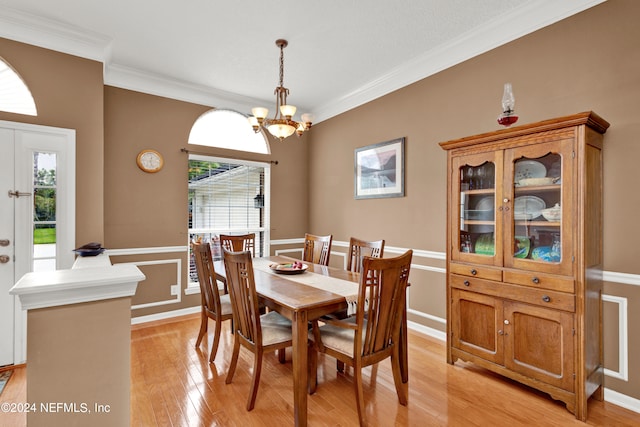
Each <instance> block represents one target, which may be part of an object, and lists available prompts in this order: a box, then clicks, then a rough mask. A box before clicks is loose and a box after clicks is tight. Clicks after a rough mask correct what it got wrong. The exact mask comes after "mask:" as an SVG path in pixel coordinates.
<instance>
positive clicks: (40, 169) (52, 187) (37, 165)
mask: <svg viewBox="0 0 640 427" xmlns="http://www.w3.org/2000/svg"><path fill="white" fill-rule="evenodd" d="M33 165H34V167H33V188H32V194H33V271H53V270H55V269H56V253H57V248H56V241H57V236H56V229H57V219H56V199H57V198H56V194H57V188H56V181H57V178H56V172H57V155H56V154H55V153H45V152H37V151H36V152H34V153H33Z"/></svg>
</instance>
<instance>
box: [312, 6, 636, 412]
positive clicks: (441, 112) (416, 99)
mask: <svg viewBox="0 0 640 427" xmlns="http://www.w3.org/2000/svg"><path fill="white" fill-rule="evenodd" d="M638 16H640V2H634V1H631V0H626V1H625V0H617V1H609V2H606V3H604V4H602V5H599V6H597V7H594V8H592V9H590V10H588V11H586V12H583V13H580V14H578V15H577V16H574V17H571V18H569V19H567V20H565V21H562V22H560V23H557V24H555V25H552V26H550V27H548V28H545V29H542V30H540V31H537V32H536V33H534V34H531V35H528V36H526V37H523V38H521V39H519V40H516V41H513V42H511V43H509V44H507V45H505V46H502V47H500V48H497V49H495V50H492V51H490V52H488V53H485V54H483V55H480V56H478V57H476V58H474V59H471V60H468V61H466V62H464V63H462V64H459V65H457V66H455V67H452V68H450V69H448V70H445V71H443V72H441V73H439V74H437V75H434V76H432V77H429V78H427V79H424V80H422V81H420V82H417V83H415V84H413V85H411V86H408V87H406V88H403V89H401V90H398V91H396V92H394V93H391V94H389V95H387V96H385V97H382V98H380V99H378V100H375V101H373V102H370V103H368V104H366V105H363V106H361V107H359V108H356V109H354V110H352V111H350V112H347V113H345V114H342V115H340V116H338V117H335V118H332V119H330V120H327V121H325V122H323V123H320V124H318V125H317V126H316V127H315V129H314V130H313V132H312V134H311V135H310V137H311V145H310V157H309V158H310V163H309V172H310V188H311V191H310V195H311V197H310V212H311V215H310V224H309V225H310V227H311V228H314V229H320V230H323V231H327V232H332V233H333V234H334V239H336V240H342V241H348V239H349V236H352V235H353V236H358V237H362V238H367V239H379V238H384V239H386V242H387V246H398V247H402V248H414V249H421V250H426V251H435V252H444V251H445V238H446V236H445V226H446V217H445V201H446V172H445V170H446V154H445V152H444V151H443V150H442V149H441V148H440V147H439V146H438V142H441V141H447V140H451V139H456V138H461V137H465V136H470V135H475V134H478V133H482V132H487V131H492V130H495V129H498V128H499V126H498V125H497V123H496V118H497V116H498V114H499V113H500V112H501V98H502V88H503V84H504V83H506V82H511V83H512V84H513V88H514V93H515V97H516V111H517V112H518V113H519V115H520V122H519V123H530V122H535V121H538V120H543V119H549V118H553V117H557V116H563V115H568V114H573V113H578V112H582V111H588V110H593V111H595V112H596V113H598V114H599V115H601V116H602V117H604V118H605V119H606V120H608V121H609V122H610V123H611V127H610V129H609V130H608V131H607V133H606V135H605V141H604V145H605V148H604V162H605V165H604V175H605V176H604V178H605V184H604V199H605V205H606V206H605V212H604V221H605V225H604V231H605V238H604V250H605V270H607V271H612V272H624V273H633V274H640V263H638V262H637V253H638V251H637V245H638V242H640V227H637V226H636V216H637V215H636V212H637V211H638V210H640V191H636V190H635V189H634V188H635V185H636V183H637V182H638V178H637V173H638V167H637V164H636V163H637V161H638V158H640V145H638V137H637V135H638V133H639V132H640V119H639V117H640V103H639V102H638V100H639V99H640V80H639V79H638V76H640V56H639V53H640V51H639V50H638V40H640V26H638V25H637V17H638ZM398 137H405V138H406V152H405V156H406V157H405V162H406V169H405V173H406V175H405V178H406V181H405V188H406V197H403V198H390V199H368V200H355V199H354V197H353V162H354V149H355V148H358V147H362V146H366V145H369V144H374V143H378V142H383V141H387V140H391V139H394V138H398ZM337 206H339V208H340V209H336V207H337ZM414 263H416V264H418V265H420V264H423V265H427V266H430V267H438V266H441V261H439V260H435V259H430V258H428V257H427V258H420V257H418V258H415V257H414ZM411 283H412V288H411V291H410V292H411V300H410V307H411V308H412V309H414V310H417V311H421V312H424V313H427V314H430V315H433V316H436V317H444V316H445V300H444V295H445V293H444V286H445V277H444V274H442V273H434V272H430V271H424V270H417V269H414V270H413V271H412V278H411ZM605 292H606V293H610V294H612V295H621V296H625V297H628V298H629V300H628V303H629V313H630V318H629V363H630V365H629V372H630V374H629V381H628V382H625V381H620V380H613V379H611V378H610V377H607V379H606V386H607V387H612V388H614V389H615V390H617V391H619V392H621V393H624V394H627V395H629V396H632V397H635V398H636V399H638V398H640V333H639V330H638V326H637V325H638V322H637V321H636V322H633V320H634V318H635V317H636V314H635V313H638V312H640V299H638V288H637V286H629V285H616V286H614V285H611V284H606V286H605ZM605 305H606V309H607V310H608V311H610V310H617V304H611V303H606V304H605ZM616 316H617V312H616V313H615V315H611V314H609V315H608V316H607V319H608V320H610V319H611V318H614V319H616V322H615V323H611V324H608V325H605V334H606V336H607V339H606V343H607V344H608V346H609V348H606V349H605V353H606V354H610V355H615V357H617V354H618V352H617V350H618V349H617V346H618V343H619V340H618V338H617V327H618V325H617V317H616ZM412 320H414V321H417V322H419V323H422V324H425V325H427V326H430V327H436V328H437V329H440V330H444V325H442V324H440V325H437V324H435V325H434V324H433V322H431V321H430V320H428V319H424V318H420V317H416V316H414V317H413V318H412ZM635 320H637V319H635ZM607 326H610V328H608V327H607ZM615 357H608V356H607V357H606V358H605V359H606V366H607V367H608V368H609V367H610V369H613V370H617V360H615ZM609 364H610V365H611V366H610V365H609Z"/></svg>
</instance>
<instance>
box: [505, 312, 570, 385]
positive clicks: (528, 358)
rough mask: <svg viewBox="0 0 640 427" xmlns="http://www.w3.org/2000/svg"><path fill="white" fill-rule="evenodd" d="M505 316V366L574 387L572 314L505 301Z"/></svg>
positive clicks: (551, 382)
mask: <svg viewBox="0 0 640 427" xmlns="http://www.w3.org/2000/svg"><path fill="white" fill-rule="evenodd" d="M504 317H505V320H506V321H508V323H509V325H507V326H506V327H505V334H508V335H507V337H506V338H505V354H504V356H505V358H504V361H505V363H504V364H505V367H507V368H509V369H511V370H513V371H516V372H519V373H521V374H524V375H527V376H529V377H531V378H535V379H537V380H540V381H543V382H545V383H548V384H551V385H554V386H556V387H560V388H562V389H565V390H567V391H573V390H574V378H573V374H574V372H573V349H574V342H573V341H574V337H573V314H571V313H567V312H563V311H556V310H552V309H547V308H542V307H535V306H530V305H528V304H521V303H515V302H505V303H504Z"/></svg>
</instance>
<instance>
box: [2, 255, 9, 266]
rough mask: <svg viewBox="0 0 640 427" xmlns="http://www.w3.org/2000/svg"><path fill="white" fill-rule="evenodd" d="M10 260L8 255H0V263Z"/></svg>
mask: <svg viewBox="0 0 640 427" xmlns="http://www.w3.org/2000/svg"><path fill="white" fill-rule="evenodd" d="M9 261H11V257H9V255H0V264H6V263H8V262H9Z"/></svg>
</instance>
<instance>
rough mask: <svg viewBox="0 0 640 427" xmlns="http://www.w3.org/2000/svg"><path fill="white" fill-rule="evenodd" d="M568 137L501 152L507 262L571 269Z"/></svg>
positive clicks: (560, 271) (555, 270)
mask: <svg viewBox="0 0 640 427" xmlns="http://www.w3.org/2000/svg"><path fill="white" fill-rule="evenodd" d="M571 161H572V141H571V140H566V141H556V142H550V143H544V144H535V145H531V146H525V147H519V148H513V149H510V150H507V151H506V153H505V168H506V169H505V188H508V189H509V191H508V192H509V193H510V194H507V195H505V199H504V200H503V203H504V205H503V206H504V209H505V212H506V213H507V215H505V218H507V219H508V220H509V222H508V224H509V226H508V227H506V228H507V230H506V232H505V243H504V244H505V254H504V255H505V265H506V266H508V267H515V268H521V269H528V270H535V271H546V272H549V273H558V274H569V273H570V272H571V270H570V268H571V262H568V260H569V259H570V257H571V245H572V238H571V234H570V227H569V226H567V225H566V223H567V222H568V221H570V220H571V219H570V216H571V212H573V210H572V205H573V202H572V200H571V197H570V192H569V190H570V189H571V187H572V182H573V177H572V176H571V174H570V170H571V169H570V165H571Z"/></svg>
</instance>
